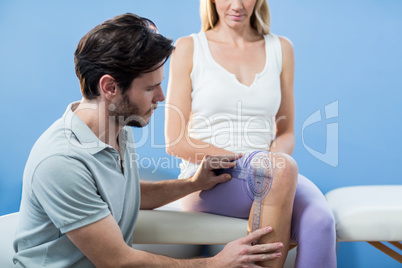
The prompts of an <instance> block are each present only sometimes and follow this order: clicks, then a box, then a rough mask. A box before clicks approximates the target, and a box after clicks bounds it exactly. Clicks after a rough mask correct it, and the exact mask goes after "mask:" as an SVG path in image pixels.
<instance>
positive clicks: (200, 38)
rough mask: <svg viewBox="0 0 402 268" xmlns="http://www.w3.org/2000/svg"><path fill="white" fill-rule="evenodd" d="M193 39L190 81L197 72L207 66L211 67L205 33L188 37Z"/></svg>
mask: <svg viewBox="0 0 402 268" xmlns="http://www.w3.org/2000/svg"><path fill="white" fill-rule="evenodd" d="M190 36H191V37H192V38H193V43H194V48H193V69H192V70H191V75H190V77H191V79H192V80H193V79H194V78H196V77H194V76H196V75H197V74H199V71H198V70H203V68H205V67H207V66H211V65H210V64H211V57H210V56H209V47H208V41H207V39H206V37H205V32H199V33H197V34H195V33H193V34H191V35H190Z"/></svg>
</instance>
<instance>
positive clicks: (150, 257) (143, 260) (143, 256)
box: [122, 249, 217, 268]
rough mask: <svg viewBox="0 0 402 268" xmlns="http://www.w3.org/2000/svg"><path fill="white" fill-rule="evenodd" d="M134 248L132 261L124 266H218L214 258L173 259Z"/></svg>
mask: <svg viewBox="0 0 402 268" xmlns="http://www.w3.org/2000/svg"><path fill="white" fill-rule="evenodd" d="M133 250H134V254H133V255H131V256H132V257H133V259H132V262H131V261H130V260H129V261H128V263H122V267H174V268H181V267H183V268H192V267H194V268H198V267H201V268H202V267H205V268H207V267H217V266H216V264H215V262H214V258H196V259H187V260H185V259H181V260H178V259H173V258H170V257H166V256H161V255H156V254H152V253H148V252H145V251H138V250H135V249H133Z"/></svg>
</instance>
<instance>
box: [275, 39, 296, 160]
mask: <svg viewBox="0 0 402 268" xmlns="http://www.w3.org/2000/svg"><path fill="white" fill-rule="evenodd" d="M279 39H280V42H281V47H282V73H281V93H282V99H281V105H280V107H279V110H278V113H277V114H276V138H275V140H274V141H273V142H272V144H271V148H270V151H271V152H281V153H286V154H288V155H291V154H292V153H293V149H294V146H295V134H294V132H295V131H294V113H295V101H294V94H293V82H294V69H295V59H294V50H293V45H292V43H291V42H290V40H289V39H287V38H284V37H279Z"/></svg>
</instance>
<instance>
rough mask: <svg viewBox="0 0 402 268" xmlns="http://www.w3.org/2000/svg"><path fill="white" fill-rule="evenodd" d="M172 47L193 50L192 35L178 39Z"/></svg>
mask: <svg viewBox="0 0 402 268" xmlns="http://www.w3.org/2000/svg"><path fill="white" fill-rule="evenodd" d="M174 46H175V47H176V48H179V49H193V47H194V38H193V36H192V35H188V36H183V37H180V38H179V39H177V41H176V42H175V44H174Z"/></svg>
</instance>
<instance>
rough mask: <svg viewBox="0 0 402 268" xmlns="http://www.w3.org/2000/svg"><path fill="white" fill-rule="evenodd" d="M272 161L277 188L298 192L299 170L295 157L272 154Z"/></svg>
mask: <svg viewBox="0 0 402 268" xmlns="http://www.w3.org/2000/svg"><path fill="white" fill-rule="evenodd" d="M271 159H272V166H273V177H274V180H276V181H277V186H278V187H281V188H282V189H284V188H287V189H289V190H294V191H296V186H297V178H298V170H299V169H298V166H297V163H296V161H295V160H294V159H293V157H291V156H290V155H288V154H285V153H271Z"/></svg>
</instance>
